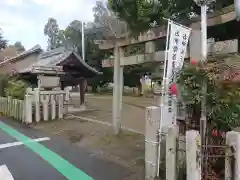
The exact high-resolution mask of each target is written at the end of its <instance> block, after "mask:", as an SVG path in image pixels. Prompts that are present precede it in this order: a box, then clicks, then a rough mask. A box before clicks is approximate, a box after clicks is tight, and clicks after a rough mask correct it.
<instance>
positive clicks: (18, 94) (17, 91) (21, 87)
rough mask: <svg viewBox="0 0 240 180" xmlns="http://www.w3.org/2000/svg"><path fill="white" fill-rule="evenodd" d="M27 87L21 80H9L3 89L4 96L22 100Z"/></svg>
mask: <svg viewBox="0 0 240 180" xmlns="http://www.w3.org/2000/svg"><path fill="white" fill-rule="evenodd" d="M28 87H29V85H28V84H27V83H26V82H24V81H22V80H15V79H12V80H9V81H8V85H7V87H6V89H5V93H6V96H11V97H13V98H16V99H24V96H25V92H26V88H28Z"/></svg>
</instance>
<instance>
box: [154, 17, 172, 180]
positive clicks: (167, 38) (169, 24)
mask: <svg viewBox="0 0 240 180" xmlns="http://www.w3.org/2000/svg"><path fill="white" fill-rule="evenodd" d="M171 24H172V22H171V21H170V20H169V21H168V26H167V37H166V48H165V59H164V68H163V80H162V87H161V96H160V98H161V99H160V101H159V102H160V107H161V108H160V109H161V114H160V122H159V132H158V133H159V141H158V171H157V175H158V176H159V173H160V172H159V169H160V153H161V149H160V144H161V140H162V139H161V135H162V119H163V110H164V96H165V91H166V88H165V87H166V80H167V78H166V69H167V59H168V48H169V47H168V46H169V42H168V41H169V31H170V26H171Z"/></svg>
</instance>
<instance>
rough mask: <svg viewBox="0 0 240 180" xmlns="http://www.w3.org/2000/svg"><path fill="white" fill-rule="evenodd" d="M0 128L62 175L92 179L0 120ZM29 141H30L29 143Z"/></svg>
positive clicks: (71, 178)
mask: <svg viewBox="0 0 240 180" xmlns="http://www.w3.org/2000/svg"><path fill="white" fill-rule="evenodd" d="M0 129H1V130H3V131H4V132H5V133H7V134H8V135H10V136H12V137H14V138H15V139H17V140H18V141H20V142H22V143H23V144H24V145H25V146H26V147H28V148H29V149H30V150H32V151H33V152H35V153H36V154H38V155H39V156H41V157H42V158H43V159H44V160H45V161H47V162H48V163H49V164H51V165H52V166H53V167H54V168H55V169H56V170H57V171H58V172H60V173H61V174H62V175H64V176H65V177H66V178H67V179H69V180H93V178H92V177H90V176H88V175H87V174H86V173H84V172H83V171H81V170H80V169H78V168H76V167H75V166H74V165H72V164H71V163H69V162H68V161H66V160H65V159H63V158H62V157H61V156H59V155H58V154H56V153H55V152H53V151H51V150H50V149H48V148H46V147H45V146H43V145H42V144H39V143H38V142H35V141H32V139H31V138H29V137H27V136H25V135H24V134H22V133H20V132H18V131H17V130H16V129H14V128H12V127H10V126H8V125H7V124H5V123H3V122H1V121H0ZM29 142H31V143H29Z"/></svg>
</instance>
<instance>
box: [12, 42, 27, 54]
mask: <svg viewBox="0 0 240 180" xmlns="http://www.w3.org/2000/svg"><path fill="white" fill-rule="evenodd" d="M9 47H15V48H16V49H17V51H18V52H23V51H25V47H24V46H23V45H22V43H21V42H20V41H17V42H15V43H14V45H10V46H9Z"/></svg>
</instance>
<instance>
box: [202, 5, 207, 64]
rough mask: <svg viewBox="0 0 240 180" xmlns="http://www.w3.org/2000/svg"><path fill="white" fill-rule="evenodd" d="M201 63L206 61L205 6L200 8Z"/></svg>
mask: <svg viewBox="0 0 240 180" xmlns="http://www.w3.org/2000/svg"><path fill="white" fill-rule="evenodd" d="M201 33H202V61H206V60H207V5H206V4H203V5H202V6H201Z"/></svg>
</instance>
